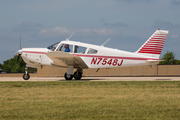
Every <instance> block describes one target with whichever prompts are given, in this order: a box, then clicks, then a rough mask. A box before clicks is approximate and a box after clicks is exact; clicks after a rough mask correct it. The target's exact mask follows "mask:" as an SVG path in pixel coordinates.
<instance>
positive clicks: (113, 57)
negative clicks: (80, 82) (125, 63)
mask: <svg viewBox="0 0 180 120" xmlns="http://www.w3.org/2000/svg"><path fill="white" fill-rule="evenodd" d="M73 55H76V56H78V57H97V58H112V59H126V60H159V59H156V58H138V57H117V56H101V55H82V54H73Z"/></svg>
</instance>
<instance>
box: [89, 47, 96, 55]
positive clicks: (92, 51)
mask: <svg viewBox="0 0 180 120" xmlns="http://www.w3.org/2000/svg"><path fill="white" fill-rule="evenodd" d="M97 52H98V51H97V50H95V49H92V48H90V49H89V51H88V53H87V54H96V53H97Z"/></svg>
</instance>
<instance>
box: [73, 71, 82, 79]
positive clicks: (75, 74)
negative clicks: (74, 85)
mask: <svg viewBox="0 0 180 120" xmlns="http://www.w3.org/2000/svg"><path fill="white" fill-rule="evenodd" d="M81 77H82V73H81V72H77V71H76V72H75V73H74V78H75V79H76V80H80V79H81Z"/></svg>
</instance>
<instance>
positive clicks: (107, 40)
mask: <svg viewBox="0 0 180 120" xmlns="http://www.w3.org/2000/svg"><path fill="white" fill-rule="evenodd" d="M109 40H111V38H108V39H107V40H106V41H105V42H104V43H103V44H102V45H101V46H103V47H104V45H105V44H106V43H107V42H108V41H109Z"/></svg>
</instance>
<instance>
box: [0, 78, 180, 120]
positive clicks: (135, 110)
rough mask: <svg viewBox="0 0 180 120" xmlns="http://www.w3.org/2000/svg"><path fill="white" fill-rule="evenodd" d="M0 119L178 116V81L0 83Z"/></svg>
mask: <svg viewBox="0 0 180 120" xmlns="http://www.w3.org/2000/svg"><path fill="white" fill-rule="evenodd" d="M3 119H8V120H9V119H21V120H24V119H43V120H46V119H48V120H50V119H78V120H84V119H138V120H139V119H150V120H152V119H153V120H156V119H158V120H160V119H163V120H169V119H171V120H175V119H176V120H178V119H180V82H178V81H177V82H173V81H152V82H150V81H149V82H147V81H134V82H132V81H127V82H122V81H115V82H108V81H107V82H103V81H98V82H97V81H95V82H91V81H63V82H62V81H61V82H60V81H55V82H30V81H25V82H0V120H3Z"/></svg>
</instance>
